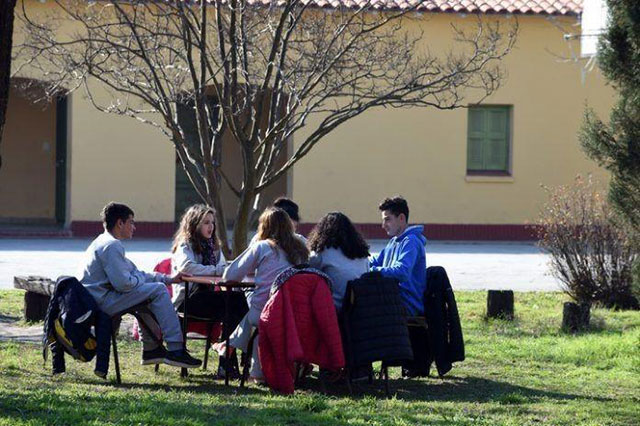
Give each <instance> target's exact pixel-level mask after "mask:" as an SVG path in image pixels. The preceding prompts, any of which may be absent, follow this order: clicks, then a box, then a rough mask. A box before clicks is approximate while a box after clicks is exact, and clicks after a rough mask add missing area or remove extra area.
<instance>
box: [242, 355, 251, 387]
mask: <svg viewBox="0 0 640 426" xmlns="http://www.w3.org/2000/svg"><path fill="white" fill-rule="evenodd" d="M250 362H251V359H250V357H247V354H246V353H244V352H243V353H242V356H241V357H240V364H242V374H241V375H240V387H241V388H243V387H244V382H245V381H246V380H247V375H248V374H249V363H250Z"/></svg>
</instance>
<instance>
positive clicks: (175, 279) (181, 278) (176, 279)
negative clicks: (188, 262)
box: [169, 272, 191, 284]
mask: <svg viewBox="0 0 640 426" xmlns="http://www.w3.org/2000/svg"><path fill="white" fill-rule="evenodd" d="M190 276H191V274H185V273H184V272H178V273H177V274H175V275H174V276H172V277H171V281H169V282H170V283H171V284H177V283H181V282H183V281H184V278H185V277H190Z"/></svg>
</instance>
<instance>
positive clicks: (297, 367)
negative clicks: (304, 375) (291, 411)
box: [293, 362, 302, 387]
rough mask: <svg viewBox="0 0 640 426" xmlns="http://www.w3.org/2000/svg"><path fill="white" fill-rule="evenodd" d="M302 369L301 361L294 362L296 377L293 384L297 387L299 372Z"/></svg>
mask: <svg viewBox="0 0 640 426" xmlns="http://www.w3.org/2000/svg"><path fill="white" fill-rule="evenodd" d="M301 371H302V363H301V362H296V379H295V381H294V384H293V385H294V386H295V387H297V386H298V385H299V384H300V379H301V377H300V373H301Z"/></svg>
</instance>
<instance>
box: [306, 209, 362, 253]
mask: <svg viewBox="0 0 640 426" xmlns="http://www.w3.org/2000/svg"><path fill="white" fill-rule="evenodd" d="M307 244H308V245H309V248H310V249H311V250H313V251H315V252H316V253H319V252H321V251H322V250H324V249H327V248H337V249H340V250H342V253H343V254H344V255H345V256H347V257H348V258H349V259H357V258H360V257H368V256H369V245H368V244H367V242H366V241H365V240H364V238H362V235H360V233H359V232H358V230H357V229H356V228H355V227H354V226H353V223H351V221H350V220H349V218H348V217H347V216H346V215H345V214H343V213H340V212H331V213H328V214H327V215H326V216H325V217H323V218H322V219H320V222H318V224H317V225H316V226H315V227H314V228H313V230H312V231H311V234H310V235H309V241H308V242H307Z"/></svg>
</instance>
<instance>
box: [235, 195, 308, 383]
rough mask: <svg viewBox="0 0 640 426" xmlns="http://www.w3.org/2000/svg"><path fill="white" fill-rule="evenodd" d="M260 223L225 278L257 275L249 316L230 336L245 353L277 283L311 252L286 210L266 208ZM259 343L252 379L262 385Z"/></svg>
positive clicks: (248, 294)
mask: <svg viewBox="0 0 640 426" xmlns="http://www.w3.org/2000/svg"><path fill="white" fill-rule="evenodd" d="M258 222H259V224H258V234H257V235H258V236H257V238H256V240H255V241H254V242H253V243H252V244H251V245H250V246H249V247H248V248H247V249H246V250H245V251H244V252H243V253H242V254H241V255H240V256H238V258H237V259H235V260H234V261H233V262H232V263H231V264H230V265H229V266H228V267H227V269H226V270H225V271H224V275H223V277H224V278H225V279H227V280H232V281H242V279H243V278H244V277H245V276H247V275H250V274H255V285H256V287H255V290H254V291H252V292H248V293H247V302H248V303H249V312H248V313H247V315H246V316H245V317H244V318H243V319H242V321H241V322H240V324H239V325H238V328H236V330H235V331H234V332H233V334H232V335H231V341H230V343H231V345H232V346H233V347H236V348H240V349H242V350H246V349H247V346H248V343H249V339H250V337H251V331H252V329H253V328H254V327H257V326H258V321H259V319H260V314H261V313H262V308H264V305H265V304H266V303H267V300H268V299H269V291H270V289H271V284H272V283H273V281H274V279H275V278H276V277H277V276H278V274H280V273H281V272H282V271H284V270H285V269H287V268H289V267H291V266H294V265H298V264H301V263H306V262H307V260H308V258H309V250H307V247H306V246H305V244H304V242H303V241H302V240H301V239H300V238H298V237H296V234H295V232H294V227H293V223H292V222H291V219H290V218H289V216H288V215H287V213H286V212H285V211H284V210H282V209H279V208H274V207H270V208H267V209H266V210H265V211H264V212H263V213H262V215H261V216H260V219H259V221H258ZM259 338H260V337H259V336H258V337H257V339H259ZM257 339H256V342H254V346H253V354H252V366H251V371H250V375H251V378H252V379H253V380H254V381H258V382H259V381H262V380H264V376H263V375H262V369H261V368H260V362H259V360H258V342H257Z"/></svg>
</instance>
